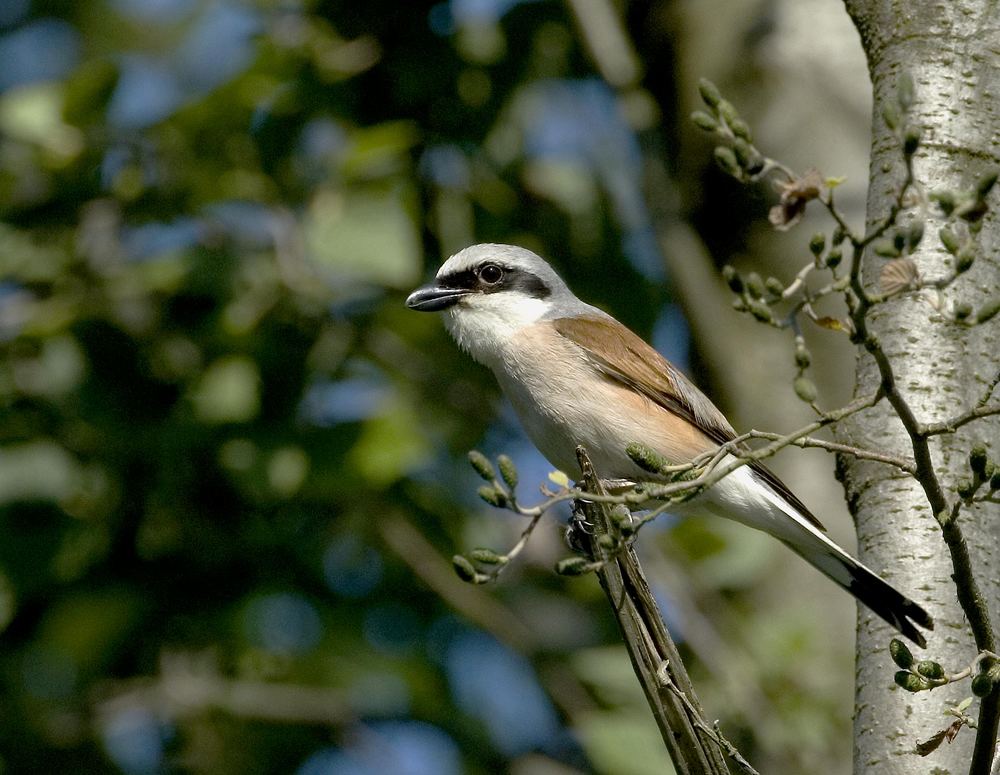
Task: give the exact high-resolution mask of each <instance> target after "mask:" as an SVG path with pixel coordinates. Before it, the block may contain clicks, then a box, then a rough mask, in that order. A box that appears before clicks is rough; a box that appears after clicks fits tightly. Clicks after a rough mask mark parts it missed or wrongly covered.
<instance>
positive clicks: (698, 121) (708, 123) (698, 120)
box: [691, 110, 719, 132]
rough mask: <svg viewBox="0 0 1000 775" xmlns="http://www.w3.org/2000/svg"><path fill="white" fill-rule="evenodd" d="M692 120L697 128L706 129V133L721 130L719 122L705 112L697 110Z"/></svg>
mask: <svg viewBox="0 0 1000 775" xmlns="http://www.w3.org/2000/svg"><path fill="white" fill-rule="evenodd" d="M691 120H692V121H693V122H694V124H695V126H696V127H698V128H699V129H704V130H705V131H706V132H714V131H715V130H717V129H718V128H719V122H718V121H716V120H715V119H714V118H713V117H712V116H710V115H708V113H706V112H705V111H703V110H696V111H695V112H694V113H692V114H691Z"/></svg>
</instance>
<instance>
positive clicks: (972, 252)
mask: <svg viewBox="0 0 1000 775" xmlns="http://www.w3.org/2000/svg"><path fill="white" fill-rule="evenodd" d="M975 260H976V249H975V247H973V246H972V245H969V246H968V247H966V248H963V249H962V250H960V251H959V253H958V255H957V256H955V271H956V272H958V273H959V274H961V273H962V272H968V271H969V270H970V269H971V268H972V264H973V263H974V262H975Z"/></svg>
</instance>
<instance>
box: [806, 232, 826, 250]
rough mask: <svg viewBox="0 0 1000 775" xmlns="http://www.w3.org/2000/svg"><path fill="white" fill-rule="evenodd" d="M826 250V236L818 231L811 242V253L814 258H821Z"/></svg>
mask: <svg viewBox="0 0 1000 775" xmlns="http://www.w3.org/2000/svg"><path fill="white" fill-rule="evenodd" d="M825 249H826V235H825V234H824V233H823V232H821V231H818V232H816V233H815V234H813V235H812V239H810V240H809V252H810V253H812V254H813V255H814V256H819V254H820V253H822V252H823V251H824V250H825Z"/></svg>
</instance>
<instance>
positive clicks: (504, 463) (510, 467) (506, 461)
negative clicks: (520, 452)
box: [497, 455, 517, 491]
mask: <svg viewBox="0 0 1000 775" xmlns="http://www.w3.org/2000/svg"><path fill="white" fill-rule="evenodd" d="M497 468H499V469H500V478H501V479H503V481H504V484H506V485H507V486H508V487H510V489H511V491H513V490H516V489H517V466H515V465H514V461H513V460H511V459H510V458H509V457H507V456H506V455H499V456H498V457H497Z"/></svg>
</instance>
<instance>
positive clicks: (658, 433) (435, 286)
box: [406, 245, 934, 646]
mask: <svg viewBox="0 0 1000 775" xmlns="http://www.w3.org/2000/svg"><path fill="white" fill-rule="evenodd" d="M406 305H407V306H408V307H409V308H410V309H414V310H419V311H421V312H436V311H444V313H445V324H446V326H447V327H448V330H449V331H450V332H451V334H452V336H454V338H455V340H456V341H457V342H458V344H459V346H461V347H462V349H464V350H466V351H467V352H468V353H469V354H470V355H471V356H472V357H473V358H475V359H476V360H477V361H479V362H480V363H482V364H483V365H485V366H488V367H489V368H490V369H491V370H492V371H493V373H494V374H495V375H496V378H497V380H498V381H499V382H500V386H501V387H502V388H503V391H504V393H505V394H506V395H507V397H508V398H509V399H510V402H511V403H512V404H513V405H514V409H515V410H516V411H517V414H518V416H519V417H520V419H521V423H522V424H523V425H524V428H525V430H526V431H527V433H528V436H530V437H531V440H532V441H533V442H534V443H535V446H537V447H538V449H539V450H540V451H541V452H542V454H543V455H545V457H546V458H548V460H549V462H551V463H552V464H553V465H554V466H556V467H557V468H559V469H561V470H562V471H565V472H567V473H568V472H571V471H575V470H576V465H577V463H576V447H577V446H578V445H583V446H584V447H585V448H586V449H587V452H588V453H589V455H590V458H591V460H592V461H593V463H594V466H595V468H596V470H597V471H598V472H599V473H600V474H601V476H604V477H608V478H613V479H623V480H629V481H633V482H642V481H650V480H651V479H653V480H655V477H654V476H653V475H651V474H649V473H648V472H646V471H644V470H642V469H641V468H639V466H637V465H636V464H635V463H634V462H633V461H632V459H631V458H630V457H629V456H628V455H627V454H626V452H625V449H626V447H627V446H628V445H629V444H631V443H634V442H640V443H642V444H645V445H646V446H648V447H651V448H652V449H654V450H655V451H657V452H659V453H660V454H661V455H663V456H664V457H665V458H666V459H667V460H670V461H674V462H685V461H688V460H692V459H693V458H695V457H697V456H698V455H700V454H702V453H703V452H707V451H710V450H713V449H716V448H717V447H718V446H719V445H720V444H723V443H725V442H727V441H729V440H731V439H733V438H734V437H735V436H736V432H735V431H734V430H733V427H732V426H731V425H730V424H729V422H728V421H727V420H726V418H725V417H724V416H723V414H722V412H720V411H719V410H718V409H717V408H716V407H715V405H714V404H713V403H712V402H711V401H709V400H708V398H706V397H705V395H704V394H703V393H702V392H701V391H700V390H698V388H696V387H695V386H694V385H693V384H691V382H690V381H688V379H687V378H686V377H685V376H684V375H683V374H681V373H680V371H678V370H677V369H676V368H674V366H672V365H671V364H670V363H669V362H668V361H667V360H666V359H665V358H663V356H661V355H660V354H659V353H658V352H656V350H654V349H653V348H652V347H650V346H649V345H648V344H646V343H645V342H644V341H642V339H640V338H639V337H638V336H636V335H635V334H633V333H632V332H631V331H630V330H629V329H627V328H626V327H625V326H624V325H622V324H621V323H619V322H618V321H617V320H615V319H614V318H613V317H611V316H610V315H608V314H606V313H604V312H602V311H601V310H599V309H597V308H596V307H592V306H590V305H589V304H586V303H584V302H582V301H580V300H579V299H578V298H577V297H576V296H574V295H573V292H572V291H570V289H569V288H568V287H567V286H566V284H565V283H564V282H563V281H562V279H561V278H560V277H559V276H558V275H557V274H556V273H555V271H553V269H552V267H550V266H549V265H548V264H547V263H546V262H545V261H543V260H542V259H541V258H539V257H538V256H536V255H535V254H534V253H532V252H531V251H529V250H525V249H523V248H518V247H513V246H511V245H473V246H472V247H469V248H466V249H465V250H462V251H460V252H458V253H456V254H455V255H454V256H452V257H451V258H449V259H448V260H447V261H446V262H445V263H444V265H443V266H442V267H441V269H440V271H439V272H438V273H437V277H436V278H435V281H434V282H433V283H431V284H430V285H427V286H425V287H423V288H420V289H418V290H416V291H414V292H413V293H412V294H410V296H409V298H408V299H407V300H406ZM675 510H676V511H677V512H678V513H692V512H693V513H705V512H707V513H712V514H717V515H719V516H723V517H728V518H729V519H734V520H736V521H737V522H742V523H743V524H745V525H749V526H750V527H754V528H757V529H758V530H763V531H764V532H765V533H768V534H770V535H772V536H774V537H775V538H777V539H779V540H780V541H783V542H784V543H785V544H786V545H788V546H789V547H790V548H791V549H792V550H793V551H794V552H796V553H797V554H798V555H799V556H801V557H802V558H804V559H805V560H806V561H807V562H809V563H810V564H811V565H813V566H815V567H816V568H817V569H818V570H819V571H820V572H822V573H824V574H825V575H826V576H828V577H829V578H831V579H832V580H833V581H835V582H836V583H837V584H839V585H840V586H841V587H843V588H844V589H846V590H847V591H848V592H850V593H851V594H852V595H854V597H856V598H857V599H858V600H860V601H861V602H862V603H864V604H865V605H867V606H868V607H869V608H871V609H872V611H874V612H875V613H876V614H878V615H879V616H881V617H882V618H883V619H885V620H886V621H887V622H889V623H890V624H891V625H893V627H895V628H896V629H897V630H899V631H900V632H901V633H902V634H903V635H905V636H907V637H908V638H910V639H911V640H913V641H914V642H915V643H918V644H919V645H921V646H924V645H925V641H924V637H923V635H922V634H921V633H920V632H919V631H918V630H917V628H916V627H915V626H914V623H916V624H918V625H920V626H921V627H925V628H927V629H931V628H933V626H934V625H933V622H932V620H931V617H930V616H929V615H928V613H927V612H926V611H925V610H924V609H923V608H921V607H920V606H919V605H917V604H916V603H914V602H913V601H912V600H910V599H909V598H907V597H906V596H904V595H903V594H901V593H900V592H898V591H897V590H896V589H894V588H893V587H892V586H890V585H889V584H888V583H887V582H885V581H883V580H882V579H881V578H879V577H878V576H877V575H876V574H875V573H873V572H872V571H870V570H869V569H868V568H866V567H865V566H864V565H862V564H861V563H860V562H858V561H857V560H856V559H854V558H853V557H851V556H850V555H849V554H848V553H847V552H845V551H844V550H843V549H841V548H840V547H839V546H837V545H836V544H835V543H833V541H831V540H830V539H829V538H827V537H826V535H825V534H824V529H823V526H822V525H821V524H820V522H819V520H817V519H816V517H814V516H813V515H812V514H810V513H809V510H808V509H807V508H806V507H805V505H803V503H802V502H801V501H800V500H799V499H798V498H797V497H795V495H793V494H792V492H791V491H790V490H789V489H788V488H787V487H786V486H785V485H784V484H783V483H782V482H781V480H779V479H778V478H777V477H776V476H775V475H774V474H773V473H771V472H770V471H769V470H768V469H767V468H766V467H765V466H763V465H762V464H760V463H759V462H754V463H751V464H749V465H746V466H743V467H742V468H738V469H736V470H735V471H733V472H732V473H731V474H729V475H728V476H726V477H725V478H723V479H722V480H720V481H719V482H717V483H716V484H715V485H713V486H712V487H710V488H708V490H707V491H706V492H704V493H702V494H701V495H699V496H697V497H696V498H693V499H692V500H691V501H688V502H686V503H684V504H682V505H680V506H678V508H677V509H675Z"/></svg>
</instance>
